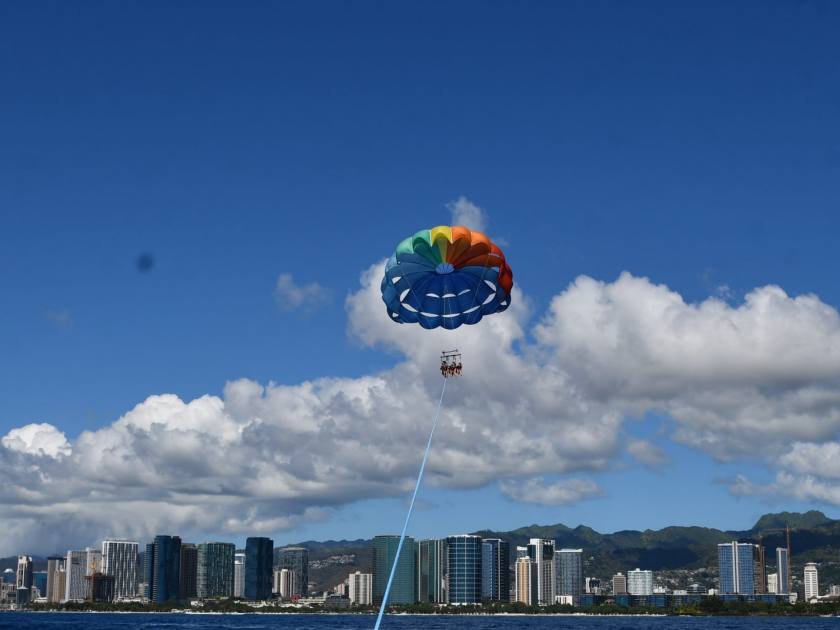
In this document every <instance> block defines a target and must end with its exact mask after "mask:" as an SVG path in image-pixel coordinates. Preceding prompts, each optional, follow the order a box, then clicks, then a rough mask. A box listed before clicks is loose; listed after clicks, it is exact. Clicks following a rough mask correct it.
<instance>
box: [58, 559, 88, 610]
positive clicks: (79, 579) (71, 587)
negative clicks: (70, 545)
mask: <svg viewBox="0 0 840 630" xmlns="http://www.w3.org/2000/svg"><path fill="white" fill-rule="evenodd" d="M87 558H88V552H87V550H83V551H68V552H67V559H66V560H65V565H64V566H65V569H64V570H65V575H64V598H63V599H62V601H64V602H83V601H85V600H86V599H87V587H88V583H87V582H86V581H85V576H86V575H87Z"/></svg>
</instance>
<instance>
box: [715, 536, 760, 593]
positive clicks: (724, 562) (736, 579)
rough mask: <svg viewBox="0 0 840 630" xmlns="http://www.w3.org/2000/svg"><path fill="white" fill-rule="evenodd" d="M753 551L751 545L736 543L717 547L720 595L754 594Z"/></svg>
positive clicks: (753, 547) (721, 544) (753, 548)
mask: <svg viewBox="0 0 840 630" xmlns="http://www.w3.org/2000/svg"><path fill="white" fill-rule="evenodd" d="M755 549H756V546H755V545H753V544H752V543H739V542H737V541H732V542H731V543H720V544H719V545H718V569H719V575H720V588H719V590H720V592H721V593H722V594H725V595H730V594H738V595H754V594H755Z"/></svg>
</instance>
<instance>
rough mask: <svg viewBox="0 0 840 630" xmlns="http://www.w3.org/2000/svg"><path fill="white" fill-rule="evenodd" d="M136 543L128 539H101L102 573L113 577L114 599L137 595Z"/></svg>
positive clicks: (131, 597) (130, 597)
mask: <svg viewBox="0 0 840 630" xmlns="http://www.w3.org/2000/svg"><path fill="white" fill-rule="evenodd" d="M138 547H139V545H138V543H137V542H134V541H130V540H103V541H102V573H103V574H104V575H111V576H113V578H114V599H115V600H121V599H133V598H134V597H137V552H138Z"/></svg>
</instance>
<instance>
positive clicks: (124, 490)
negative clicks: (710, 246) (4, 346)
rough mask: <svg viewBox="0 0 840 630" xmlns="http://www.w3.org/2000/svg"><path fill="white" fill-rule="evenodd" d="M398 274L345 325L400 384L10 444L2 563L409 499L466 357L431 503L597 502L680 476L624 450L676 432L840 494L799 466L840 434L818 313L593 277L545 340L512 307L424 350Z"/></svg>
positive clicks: (132, 416) (251, 393)
mask: <svg viewBox="0 0 840 630" xmlns="http://www.w3.org/2000/svg"><path fill="white" fill-rule="evenodd" d="M382 267H383V265H382V263H377V264H375V265H373V266H371V267H370V268H369V269H367V270H366V271H364V272H363V273H362V275H361V286H360V287H359V289H358V290H357V291H356V292H355V293H353V294H352V295H350V296H349V297H348V298H347V301H346V304H345V306H346V310H347V314H348V331H349V333H350V335H351V336H352V337H353V338H355V339H357V340H359V341H360V342H361V343H363V344H366V345H369V346H376V347H380V348H384V349H387V350H388V351H390V352H392V353H393V354H394V355H395V357H396V358H395V363H394V365H393V366H392V367H390V368H389V369H385V370H382V371H379V372H375V373H371V374H367V375H364V376H361V377H358V378H320V379H315V380H312V381H306V382H303V383H296V384H275V383H269V384H264V383H258V382H255V381H252V380H247V379H241V380H235V381H231V382H229V383H227V384H226V385H225V387H224V391H223V392H222V394H221V395H218V396H216V395H205V396H201V397H199V398H196V399H194V400H182V399H180V398H179V397H177V396H175V395H172V394H160V395H152V396H149V397H148V398H147V399H146V400H144V401H142V402H141V403H140V404H138V405H137V406H135V407H134V408H133V409H131V410H129V411H127V413H125V414H124V415H123V416H122V417H120V418H118V419H116V420H115V421H114V422H112V423H110V424H108V425H106V426H103V427H101V428H98V429H95V430H90V431H86V432H83V433H82V434H81V435H79V436H78V437H77V438H76V439H74V440H73V441H72V443H70V442H69V441H68V440H67V439H66V438H65V437H64V435H63V434H62V433H61V432H60V430H59V429H56V428H55V427H53V426H52V425H27V426H26V427H21V428H19V429H14V430H12V431H10V432H9V433H8V434H7V435H6V436H5V437H4V438H3V439H2V448H0V478H2V479H3V480H4V483H3V484H2V485H0V504H2V505H3V510H2V514H0V525H2V527H3V530H4V537H3V540H2V541H0V555H4V554H7V553H12V552H14V551H15V550H16V549H18V548H19V545H20V544H21V543H22V542H24V541H36V540H37V541H42V545H43V546H44V548H43V549H41V550H40V551H54V550H55V549H57V548H61V547H66V546H67V545H70V544H85V543H87V544H90V542H91V541H93V540H95V539H96V537H98V536H101V535H104V534H106V533H107V534H110V535H115V534H118V535H126V536H136V537H144V536H151V535H153V534H154V533H156V532H159V531H164V530H168V531H179V532H183V533H185V534H186V533H187V532H198V533H199V534H197V535H202V536H204V535H206V536H224V535H228V536H230V535H240V534H243V533H246V532H255V533H256V532H259V533H266V534H269V535H270V534H272V533H276V532H279V531H282V530H285V529H289V528H293V527H296V526H299V525H301V524H303V523H307V522H312V521H316V520H322V519H325V518H329V517H330V514H331V508H334V507H336V506H341V505H344V504H347V503H351V502H354V501H359V500H363V499H367V498H372V497H397V496H404V495H405V493H406V492H408V491H409V489H410V488H411V487H412V484H413V480H414V476H415V475H416V472H417V467H418V465H419V462H420V458H421V456H422V447H423V445H424V444H425V440H426V437H427V432H428V429H429V428H430V427H429V423H430V422H431V416H432V413H433V411H434V406H435V404H436V402H437V399H438V396H439V394H440V387H441V381H440V376H439V373H438V371H437V363H438V356H439V352H440V349H441V348H445V347H452V345H453V341H454V340H455V338H456V337H457V343H458V347H459V348H460V349H461V351H462V353H463V363H464V376H463V377H462V378H459V379H453V380H452V381H451V383H450V386H449V387H448V389H447V394H446V396H447V397H446V400H445V404H444V410H443V414H442V416H441V424H440V427H439V433H438V434H437V437H436V442H435V447H434V449H433V452H432V456H431V459H430V461H429V466H428V469H427V473H428V481H429V483H431V484H433V485H438V486H446V487H449V488H475V487H480V486H485V485H487V484H491V483H496V482H499V483H500V484H501V485H500V489H501V491H502V492H503V493H504V494H505V495H506V496H509V497H511V498H514V499H515V500H519V501H525V502H533V503H545V504H562V503H569V502H574V501H578V500H583V499H587V498H593V497H597V496H598V495H599V494H600V492H601V491H600V488H599V487H598V486H597V484H596V483H595V482H594V481H592V480H590V479H588V478H587V477H586V474H587V473H588V472H593V471H606V470H609V469H610V467H611V466H613V463H614V462H615V461H617V460H618V459H619V458H620V457H621V456H622V454H623V453H625V452H629V453H630V455H631V456H633V457H634V458H635V459H637V460H638V461H640V462H642V463H644V464H645V465H665V463H664V455H663V454H662V453H661V451H660V450H659V449H658V448H657V447H656V446H654V445H653V444H650V443H648V442H644V441H641V440H635V439H630V440H627V439H626V438H625V437H624V436H625V435H626V434H627V429H626V424H627V423H628V422H632V421H631V420H627V418H630V417H639V416H640V415H642V414H644V413H646V412H649V411H650V412H659V413H664V414H667V415H669V416H670V417H671V418H673V423H672V425H671V436H672V438H673V439H676V440H679V441H681V442H683V443H685V444H689V445H691V446H694V447H695V448H698V449H701V450H704V451H706V452H708V453H710V454H712V455H713V456H715V457H719V458H738V457H741V456H743V455H748V456H750V457H756V456H759V457H761V456H764V457H765V458H766V459H765V461H766V462H767V465H768V466H769V467H771V468H775V467H776V464H777V463H778V462H783V466H785V467H786V468H787V469H788V470H790V471H792V472H785V471H780V472H779V474H780V475H784V476H782V477H779V478H778V479H777V481H776V482H775V483H774V484H773V487H772V488H770V489H768V490H766V491H768V492H776V493H780V494H783V493H785V492H790V491H791V490H790V489H791V487H792V486H791V483H788V480H789V479H794V478H796V479H803V480H805V481H807V482H808V483H807V484H806V486H805V487H807V488H809V490H808V491H807V492H806V493H804V494H803V496H808V497H811V500H815V501H827V502H830V501H833V500H834V498H833V497H834V496H835V494H840V493H834V492H833V491H832V488H833V485H832V483H833V482H831V481H830V480H826V479H825V478H824V477H820V476H819V475H829V474H830V471H831V470H833V468H829V469H827V471H822V472H820V471H817V470H816V468H814V469H813V470H812V469H810V468H808V465H806V463H797V462H798V461H799V460H800V459H801V460H802V461H807V460H808V458H811V459H813V460H814V461H816V460H817V459H818V458H819V457H825V458H828V457H830V456H831V446H830V444H831V443H832V442H833V441H834V439H835V436H836V435H837V433H838V431H840V393H838V392H840V387H838V385H840V317H838V313H837V311H836V310H835V309H833V308H831V307H830V306H828V305H826V304H824V303H823V302H821V301H820V300H819V299H818V298H817V297H815V296H811V295H806V296H789V295H787V294H786V293H785V292H784V291H782V290H781V289H780V288H778V287H774V286H768V287H759V288H757V289H754V290H753V291H751V292H749V293H747V294H746V297H745V299H744V301H743V303H739V304H737V305H729V304H727V303H725V302H723V301H721V300H719V299H717V298H709V299H708V300H706V301H704V302H701V303H699V304H691V303H687V302H685V301H684V300H683V298H682V297H681V296H680V295H679V294H678V293H677V292H675V291H673V290H672V289H669V288H668V287H665V286H662V285H657V284H654V283H652V282H651V281H649V280H648V279H646V278H639V277H635V276H632V275H630V274H622V275H621V276H620V277H619V278H618V279H616V280H615V281H614V282H601V281H597V280H594V279H592V278H588V277H585V276H582V277H580V278H578V279H576V280H575V281H574V282H573V283H572V284H571V285H569V286H568V287H566V288H565V289H562V288H561V287H558V292H557V294H556V296H555V297H554V299H553V300H552V301H551V305H550V308H549V309H548V311H547V312H546V313H544V314H543V315H542V316H541V317H540V318H539V320H538V323H537V325H536V326H533V327H532V326H531V325H530V324H529V321H530V317H531V313H530V312H529V309H528V308H527V307H526V304H527V300H526V299H525V298H524V296H523V295H522V294H521V292H520V291H519V290H518V289H514V294H513V299H512V304H511V307H510V308H509V309H508V310H507V311H505V312H504V313H501V314H498V315H494V316H489V317H487V318H485V319H484V320H483V321H482V322H481V325H479V326H464V327H461V328H460V329H459V330H458V331H457V332H455V331H445V330H441V329H437V330H434V331H427V330H423V329H421V328H420V327H419V326H415V325H398V324H395V323H393V322H392V321H391V320H390V319H389V318H388V316H387V314H386V309H385V306H384V304H383V303H382V300H381V297H380V291H379V282H380V280H381V275H382ZM281 278H282V276H281ZM281 284H282V285H283V286H284V289H283V290H286V288H285V287H286V285H287V283H286V282H285V281H284V282H283V283H281ZM288 285H290V286H292V287H295V286H296V285H295V284H294V282H293V281H292V279H291V276H289V279H288ZM298 288H299V287H298ZM304 293H306V292H304ZM309 293H316V294H317V293H318V291H310V292H309ZM292 294H294V291H292ZM295 299H298V298H295ZM295 299H293V300H292V301H295ZM306 300H307V298H303V297H301V298H299V301H298V304H299V305H300V304H303V303H304V302H306ZM791 444H800V446H795V447H794V448H793V450H791V446H790V445H791ZM805 445H808V446H805ZM808 449H812V450H811V451H809V450H808ZM822 451H825V452H822ZM786 454H787V455H786ZM783 456H784V457H783ZM558 476H559V477H560V478H561V479H565V480H561V481H556V482H547V481H545V479H551V478H556V477H558ZM749 483H750V482H749V481H748V480H746V479H743V480H742V483H741V489H739V488H738V487H735V486H733V492H741V491H743V492H746V490H744V488H747V486H748V485H749ZM753 489H754V491H756V492H757V491H758V490H755V486H753ZM762 491H764V490H762ZM59 536H60V537H61V539H60V541H59V538H58V537H59ZM59 542H60V544H59ZM50 544H56V545H58V546H54V547H50V546H49V545H50ZM33 551H38V550H33Z"/></svg>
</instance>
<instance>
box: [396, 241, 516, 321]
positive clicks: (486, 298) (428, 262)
mask: <svg viewBox="0 0 840 630" xmlns="http://www.w3.org/2000/svg"><path fill="white" fill-rule="evenodd" d="M381 288H382V300H383V301H384V302H385V305H386V306H387V308H388V315H389V316H390V317H391V319H392V320H394V321H395V322H398V323H400V324H406V323H418V324H420V325H421V326H422V327H423V328H437V327H438V326H443V327H444V328H448V329H452V328H458V326H460V325H461V324H477V323H478V322H479V321H481V318H482V317H483V316H485V315H490V314H492V313H500V312H502V311H504V310H505V309H506V308H507V307H508V306H509V305H510V292H511V289H512V288H513V273H512V272H511V270H510V267H509V266H508V264H507V262H506V261H505V255H504V253H502V250H501V249H499V247H498V246H497V245H496V244H495V243H493V242H492V241H491V240H490V239H489V238H487V237H486V236H485V235H484V234H482V233H481V232H475V231H472V230H470V229H468V228H466V227H463V226H461V225H454V226H451V227H450V226H448V225H440V226H438V227H434V228H432V229H431V230H420V231H419V232H417V233H416V234H414V236H410V237H408V238H407V239H405V240H404V241H402V242H401V243H400V244H399V245H398V246H397V250H396V251H395V252H394V254H393V256H391V258H390V259H389V260H388V262H387V263H386V265H385V277H384V278H382V287H381Z"/></svg>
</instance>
